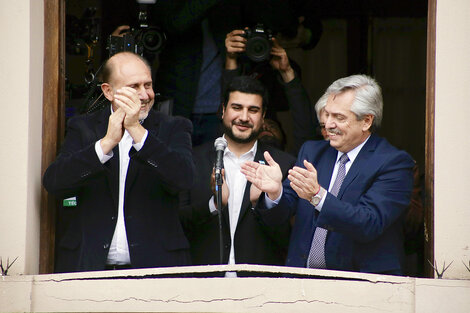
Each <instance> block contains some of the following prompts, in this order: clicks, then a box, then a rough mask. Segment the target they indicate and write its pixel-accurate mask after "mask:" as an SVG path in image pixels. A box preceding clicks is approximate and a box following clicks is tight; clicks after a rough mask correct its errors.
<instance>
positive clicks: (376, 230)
mask: <svg viewBox="0 0 470 313" xmlns="http://www.w3.org/2000/svg"><path fill="white" fill-rule="evenodd" d="M336 158H337V150H336V149H334V148H332V147H331V146H330V144H329V142H328V141H308V142H306V143H305V144H304V145H303V146H302V148H301V150H300V152H299V156H298V158H297V164H296V165H297V166H300V167H304V166H303V160H307V161H309V162H310V163H312V164H313V166H315V168H316V169H317V173H318V181H319V183H320V185H321V186H323V187H324V188H325V189H328V186H329V183H330V180H331V175H332V172H333V168H334V165H335V161H336ZM413 165H414V162H413V160H412V158H411V157H410V156H409V155H408V154H407V153H406V152H404V151H400V150H398V149H396V148H395V147H393V146H392V145H390V144H389V143H388V142H387V141H386V140H385V139H383V138H380V137H379V136H377V135H374V134H372V135H371V136H370V138H369V140H368V141H367V142H366V144H365V145H364V146H363V147H362V149H361V151H360V152H359V154H358V156H357V158H356V159H355V161H354V163H353V164H352V166H351V168H350V169H349V171H348V173H347V175H346V177H345V179H344V181H343V184H342V185H341V189H340V190H339V193H338V195H337V197H335V196H333V195H332V194H330V193H327V195H326V199H325V201H324V203H323V207H322V209H321V212H318V211H317V210H316V209H315V208H314V207H313V206H312V205H311V204H310V203H309V202H308V201H306V200H304V199H300V198H299V197H298V196H297V194H296V193H295V191H294V190H293V189H292V188H291V187H290V186H289V183H290V181H289V180H288V179H286V180H285V181H284V183H283V188H284V192H283V195H282V198H281V200H280V202H279V205H277V206H275V207H274V208H272V209H269V210H268V209H266V208H265V207H264V206H263V204H261V206H259V207H258V211H259V213H260V214H261V216H263V220H264V221H265V222H266V223H268V224H277V223H280V222H282V221H284V220H286V219H288V218H289V217H290V216H292V215H296V217H295V224H294V227H293V230H292V236H291V239H290V244H289V253H288V258H287V262H286V264H287V265H288V266H296V267H306V262H307V258H308V254H309V251H310V245H311V241H312V237H313V233H314V230H315V228H316V227H317V226H318V227H322V228H325V229H327V230H328V236H327V239H326V243H325V258H326V266H327V268H328V269H334V270H347V271H358V272H367V273H385V274H396V275H400V274H402V269H403V264H402V258H403V255H404V252H403V233H402V232H403V231H402V229H403V225H402V224H403V216H404V212H405V210H406V208H407V206H408V204H409V202H410V197H411V192H412V188H413V173H412V168H413Z"/></svg>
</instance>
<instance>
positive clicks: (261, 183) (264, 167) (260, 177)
mask: <svg viewBox="0 0 470 313" xmlns="http://www.w3.org/2000/svg"><path fill="white" fill-rule="evenodd" d="M264 158H265V160H266V162H268V164H260V163H257V162H245V163H243V164H242V166H241V172H242V173H243V174H244V175H245V177H246V179H247V180H248V181H250V182H251V183H252V184H253V185H255V187H256V188H258V189H260V190H261V191H264V192H266V193H267V194H268V197H269V198H270V199H271V200H275V199H277V198H278V197H279V195H280V194H281V190H282V171H281V168H280V167H279V164H277V163H276V162H275V161H274V159H273V158H272V157H271V155H270V154H269V152H267V151H265V152H264Z"/></svg>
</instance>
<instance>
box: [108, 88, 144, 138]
mask: <svg viewBox="0 0 470 313" xmlns="http://www.w3.org/2000/svg"><path fill="white" fill-rule="evenodd" d="M114 102H115V103H116V105H117V106H118V107H119V108H121V109H122V110H123V111H124V112H125V113H126V117H125V118H124V128H126V129H128V128H130V127H133V126H137V125H139V124H140V123H139V113H140V107H141V103H140V98H139V95H138V93H137V91H136V90H135V89H134V88H131V87H122V88H119V89H118V90H116V93H115V94H114Z"/></svg>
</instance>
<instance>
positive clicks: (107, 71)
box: [101, 51, 152, 83]
mask: <svg viewBox="0 0 470 313" xmlns="http://www.w3.org/2000/svg"><path fill="white" fill-rule="evenodd" d="M136 60H139V61H141V62H143V63H144V64H145V66H146V67H147V68H148V70H149V72H150V73H151V72H152V68H151V67H150V64H149V63H148V62H147V60H146V59H145V58H143V57H142V56H140V55H138V54H135V53H133V52H128V51H124V52H118V53H116V54H115V55H113V56H112V57H110V58H109V59H108V60H107V61H106V62H105V63H104V65H103V69H102V71H101V81H102V82H103V83H109V82H111V80H112V79H113V76H114V74H115V72H116V71H119V69H120V66H121V65H123V64H129V63H130V61H136Z"/></svg>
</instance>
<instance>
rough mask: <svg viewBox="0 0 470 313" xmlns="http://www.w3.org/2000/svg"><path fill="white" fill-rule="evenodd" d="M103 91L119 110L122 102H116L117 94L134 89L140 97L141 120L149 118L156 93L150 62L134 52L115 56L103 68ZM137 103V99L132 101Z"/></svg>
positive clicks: (114, 108) (114, 107) (115, 108)
mask: <svg viewBox="0 0 470 313" xmlns="http://www.w3.org/2000/svg"><path fill="white" fill-rule="evenodd" d="M102 80H103V82H102V84H101V90H102V91H103V94H104V96H105V97H106V98H107V99H108V100H109V101H110V102H111V104H112V107H113V110H114V111H115V110H117V108H118V107H119V105H123V103H122V101H121V102H120V101H119V100H116V98H115V94H116V92H119V90H120V89H121V88H132V89H134V90H135V95H137V96H138V97H139V100H140V105H141V114H140V115H139V119H140V120H143V119H145V118H146V117H147V114H148V112H149V111H150V109H151V108H152V106H153V103H154V99H155V93H154V91H153V86H152V74H151V69H150V66H149V64H148V62H147V61H146V60H145V59H144V58H142V57H141V56H139V55H137V54H134V53H132V52H120V53H116V54H115V55H113V56H112V57H111V58H109V60H108V61H107V62H106V63H105V64H104V66H103V72H102ZM131 101H133V102H135V99H131Z"/></svg>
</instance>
